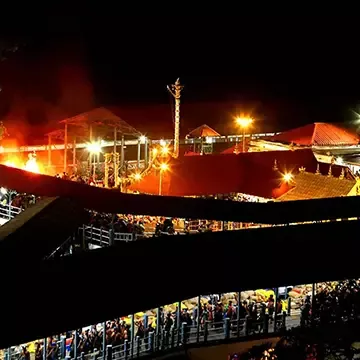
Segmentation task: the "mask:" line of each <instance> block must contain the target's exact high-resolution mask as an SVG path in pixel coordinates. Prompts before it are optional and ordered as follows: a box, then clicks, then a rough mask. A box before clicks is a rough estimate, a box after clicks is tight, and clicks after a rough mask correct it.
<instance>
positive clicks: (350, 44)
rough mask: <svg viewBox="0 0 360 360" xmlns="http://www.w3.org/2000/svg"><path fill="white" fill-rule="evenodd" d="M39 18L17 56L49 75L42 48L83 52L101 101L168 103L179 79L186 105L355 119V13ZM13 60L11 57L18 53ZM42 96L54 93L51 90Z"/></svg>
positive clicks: (281, 117) (286, 122) (291, 117)
mask: <svg viewBox="0 0 360 360" xmlns="http://www.w3.org/2000/svg"><path fill="white" fill-rule="evenodd" d="M32 21H33V22H32V24H33V23H36V25H32V26H30V27H29V24H24V23H22V24H21V26H20V25H19V27H18V28H17V32H16V34H15V36H13V37H15V38H16V39H19V38H21V41H24V42H25V43H26V46H25V47H24V50H21V51H19V53H18V54H17V55H16V57H17V58H18V57H22V58H23V59H25V58H26V61H29V60H28V58H31V57H35V58H36V60H34V59H33V63H35V62H36V63H38V64H40V68H38V69H37V70H36V73H37V74H40V73H41V72H42V70H41V68H43V69H44V70H43V71H45V68H46V67H47V63H46V61H47V60H41V59H42V58H41V56H43V55H41V56H40V57H39V54H43V53H44V52H45V53H46V52H47V53H50V54H52V55H54V54H55V53H56V51H58V54H57V55H55V56H56V57H67V59H66V61H65V60H64V61H65V62H69V61H70V62H71V59H72V58H74V59H79V54H80V53H81V54H82V55H81V62H82V66H83V68H86V71H87V76H88V80H89V81H90V82H91V84H92V87H93V95H94V101H95V103H96V104H100V105H121V106H124V105H127V104H139V103H142V104H143V103H152V104H169V96H168V94H167V92H166V90H165V86H166V84H168V83H171V82H173V81H174V80H175V79H176V78H177V77H180V78H181V80H182V81H183V83H184V84H185V85H186V88H185V90H184V94H183V101H184V103H196V102H229V101H230V102H233V103H236V102H238V103H239V104H241V105H239V107H240V108H241V107H244V108H245V110H246V111H247V110H248V109H252V108H254V106H253V104H256V105H255V108H256V109H257V110H256V111H259V112H260V113H261V115H259V116H265V117H266V114H272V115H271V116H269V121H270V122H275V123H276V124H277V125H279V126H280V127H292V126H297V125H299V124H303V123H308V122H314V121H331V122H335V121H336V122H338V121H343V120H351V117H352V115H351V112H350V109H353V108H356V106H357V103H358V101H359V95H360V94H359V85H358V84H359V80H360V79H359V66H358V53H359V51H358V49H357V47H358V40H357V34H358V30H357V27H356V21H354V19H353V18H344V17H338V18H330V17H329V18H315V17H314V18H311V17H304V18H302V17H296V18H291V17H289V18H287V19H286V20H284V17H280V16H279V17H276V16H275V17H269V18H266V17H261V16H260V17H247V18H246V19H239V18H238V17H232V16H228V17H225V16H220V17H215V16H209V17H195V16H194V17H172V16H168V17H166V16H158V17H154V16H152V17H148V18H147V17H121V16H112V15H109V14H108V15H107V16H98V15H96V14H90V13H89V14H87V15H86V16H85V15H84V16H82V17H75V16H67V17H63V16H58V17H54V16H52V17H43V18H39V20H37V21H34V19H33V20H32ZM65 24H66V26H65ZM15 25H16V24H15ZM13 26H14V24H13ZM29 29H30V30H29ZM21 30H22V31H23V34H20V33H21ZM24 31H26V34H25V33H24ZM20 35H22V36H21V37H20ZM24 35H26V36H24ZM23 39H25V40H23ZM64 44H68V45H69V44H71V46H69V48H71V50H69V51H68V50H66V51H64V50H63V49H64ZM64 52H65V53H66V54H64ZM61 53H62V54H61ZM76 53H78V54H77V55H76ZM65 55H66V56H65ZM14 56H15V55H14ZM69 59H70V60H69ZM6 61H7V62H12V61H13V60H12V57H11V56H9V59H8V60H6ZM74 61H75V62H76V61H77V60H74ZM23 68H24V66H23ZM25 68H26V66H25ZM53 72H54V71H53ZM9 74H10V75H9ZM7 75H8V76H12V75H13V76H15V74H12V73H11V72H8V74H7ZM26 76H27V75H26V74H25V75H24V74H23V75H22V76H21V79H23V78H24V77H26ZM50 77H51V76H50V75H49V76H47V78H48V79H49V78H50ZM0 81H1V78H0ZM46 81H50V80H46ZM57 81H59V80H57ZM29 82H30V84H29ZM29 82H28V84H27V85H26V88H27V93H29V92H30V93H31V92H32V91H34V92H36V91H35V88H36V86H38V85H37V84H34V83H36V82H37V81H34V80H33V79H32V80H31V81H29ZM44 82H45V80H43V81H39V83H44ZM70 82H71V81H70ZM23 86H24V85H19V86H18V87H23ZM39 86H40V85H39ZM14 87H15V86H14ZM45 87H46V86H45ZM47 87H48V88H51V84H48V85H47ZM53 88H54V86H53ZM5 91H6V89H4V92H5ZM50 92H51V91H50ZM53 92H54V96H55V98H56V97H57V96H58V95H56V91H53ZM37 93H39V91H37ZM40 95H41V96H50V95H49V91H48V90H46V91H44V90H41V91H40ZM59 96H60V95H59ZM55 102H56V101H55ZM244 104H245V105H244ZM246 104H248V106H246ZM84 106H85V105H84ZM224 106H226V105H224ZM65 107H66V106H65ZM247 108H248V109H247ZM259 109H260V110H259ZM69 111H70V112H71V110H69ZM69 111H68V112H69ZM224 111H227V109H225V108H224ZM264 114H265V115H264ZM275 117H276V119H275ZM154 121H155V119H154ZM192 121H193V120H192ZM31 122H34V121H33V120H31ZM35 122H36V121H35ZM195 122H196V121H195ZM203 122H204V121H203V119H201V123H203ZM207 122H209V123H214V122H216V119H211V118H209V119H208V121H207ZM194 125H198V124H195V123H194Z"/></svg>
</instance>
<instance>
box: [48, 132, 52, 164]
mask: <svg viewBox="0 0 360 360" xmlns="http://www.w3.org/2000/svg"><path fill="white" fill-rule="evenodd" d="M48 167H49V168H50V167H51V135H48Z"/></svg>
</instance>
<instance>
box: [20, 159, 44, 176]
mask: <svg viewBox="0 0 360 360" xmlns="http://www.w3.org/2000/svg"><path fill="white" fill-rule="evenodd" d="M24 170H26V171H30V172H32V173H35V174H40V168H39V165H38V163H37V162H36V158H31V159H29V160H28V161H27V162H26V164H25V168H24Z"/></svg>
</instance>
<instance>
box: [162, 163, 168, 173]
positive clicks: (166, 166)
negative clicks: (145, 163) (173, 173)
mask: <svg viewBox="0 0 360 360" xmlns="http://www.w3.org/2000/svg"><path fill="white" fill-rule="evenodd" d="M160 170H161V171H167V170H169V165H168V164H165V163H163V164H160Z"/></svg>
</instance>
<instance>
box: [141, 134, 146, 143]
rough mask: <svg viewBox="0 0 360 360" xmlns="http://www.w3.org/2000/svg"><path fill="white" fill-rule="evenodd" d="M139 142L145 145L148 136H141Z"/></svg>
mask: <svg viewBox="0 0 360 360" xmlns="http://www.w3.org/2000/svg"><path fill="white" fill-rule="evenodd" d="M139 141H140V142H141V143H142V144H144V143H145V141H146V136H145V135H141V136H140V137H139Z"/></svg>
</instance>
